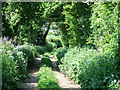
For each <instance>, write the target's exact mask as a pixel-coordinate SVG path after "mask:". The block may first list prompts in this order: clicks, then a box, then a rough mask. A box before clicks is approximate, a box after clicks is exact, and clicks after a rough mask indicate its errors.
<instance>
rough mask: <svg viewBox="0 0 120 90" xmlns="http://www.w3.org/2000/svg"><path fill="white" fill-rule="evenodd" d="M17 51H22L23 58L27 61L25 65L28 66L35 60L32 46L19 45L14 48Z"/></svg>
mask: <svg viewBox="0 0 120 90" xmlns="http://www.w3.org/2000/svg"><path fill="white" fill-rule="evenodd" d="M16 49H17V50H18V51H22V52H23V55H24V58H25V60H26V62H27V66H28V67H30V66H32V65H33V63H34V62H35V52H34V47H33V46H30V45H21V46H17V48H16Z"/></svg>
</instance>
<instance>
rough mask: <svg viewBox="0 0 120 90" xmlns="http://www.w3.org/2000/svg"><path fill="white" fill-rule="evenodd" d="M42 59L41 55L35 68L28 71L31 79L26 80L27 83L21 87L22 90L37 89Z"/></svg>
mask: <svg viewBox="0 0 120 90" xmlns="http://www.w3.org/2000/svg"><path fill="white" fill-rule="evenodd" d="M41 57H42V56H41V55H40V56H39V57H37V58H36V61H35V63H34V65H33V67H31V68H29V69H28V75H29V78H27V79H26V80H25V82H24V83H23V84H22V85H21V87H20V89H27V90H28V89H30V88H34V89H37V85H38V72H39V68H40V62H41V61H40V60H41ZM30 90H31V89H30Z"/></svg>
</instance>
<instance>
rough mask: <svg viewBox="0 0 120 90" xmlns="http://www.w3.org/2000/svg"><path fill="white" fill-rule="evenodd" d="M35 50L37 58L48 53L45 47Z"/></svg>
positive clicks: (37, 47)
mask: <svg viewBox="0 0 120 90" xmlns="http://www.w3.org/2000/svg"><path fill="white" fill-rule="evenodd" d="M34 48H35V49H36V56H38V55H40V54H44V53H45V52H46V48H45V47H44V46H34Z"/></svg>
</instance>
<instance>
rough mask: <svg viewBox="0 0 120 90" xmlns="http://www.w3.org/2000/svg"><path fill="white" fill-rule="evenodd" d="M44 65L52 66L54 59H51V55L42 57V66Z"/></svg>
mask: <svg viewBox="0 0 120 90" xmlns="http://www.w3.org/2000/svg"><path fill="white" fill-rule="evenodd" d="M43 65H46V66H49V67H52V61H51V60H50V59H49V57H47V56H43V58H42V59H41V66H43Z"/></svg>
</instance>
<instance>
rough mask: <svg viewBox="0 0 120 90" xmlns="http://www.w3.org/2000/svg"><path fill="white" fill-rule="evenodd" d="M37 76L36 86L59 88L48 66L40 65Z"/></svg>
mask: <svg viewBox="0 0 120 90" xmlns="http://www.w3.org/2000/svg"><path fill="white" fill-rule="evenodd" d="M38 78H39V81H38V88H59V84H58V82H57V80H56V78H55V75H54V73H53V72H52V69H51V68H50V67H46V66H42V67H40V70H39V76H38Z"/></svg>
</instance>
